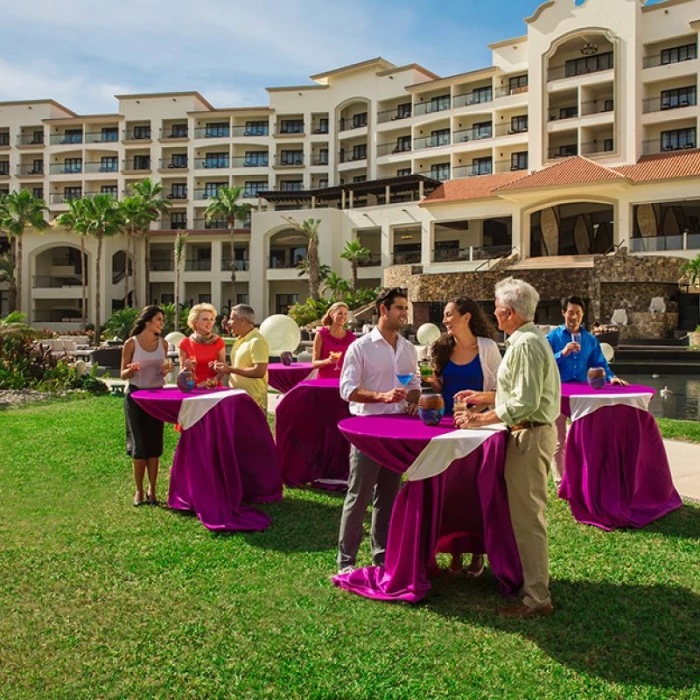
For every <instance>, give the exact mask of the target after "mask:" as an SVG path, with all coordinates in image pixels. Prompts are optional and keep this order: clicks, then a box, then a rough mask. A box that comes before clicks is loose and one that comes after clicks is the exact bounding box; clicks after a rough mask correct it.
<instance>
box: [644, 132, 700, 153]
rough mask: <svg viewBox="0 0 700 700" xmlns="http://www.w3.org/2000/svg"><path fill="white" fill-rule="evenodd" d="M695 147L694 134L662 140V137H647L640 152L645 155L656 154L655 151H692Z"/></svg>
mask: <svg viewBox="0 0 700 700" xmlns="http://www.w3.org/2000/svg"><path fill="white" fill-rule="evenodd" d="M696 148H697V144H696V139H695V136H694V135H692V136H689V137H685V138H682V139H675V140H671V141H666V142H662V139H660V138H656V139H649V140H648V141H644V142H643V144H642V153H643V155H645V156H651V155H656V154H657V153H673V152H684V151H692V150H694V149H696Z"/></svg>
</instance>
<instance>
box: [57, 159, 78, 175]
mask: <svg viewBox="0 0 700 700" xmlns="http://www.w3.org/2000/svg"><path fill="white" fill-rule="evenodd" d="M82 170H83V159H82V158H66V159H65V160H64V161H63V170H61V172H62V173H79V172H82Z"/></svg>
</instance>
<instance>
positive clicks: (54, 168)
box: [49, 163, 83, 175]
mask: <svg viewBox="0 0 700 700" xmlns="http://www.w3.org/2000/svg"><path fill="white" fill-rule="evenodd" d="M82 172H83V164H82V163H49V173H50V174H51V175H76V174H79V173H82Z"/></svg>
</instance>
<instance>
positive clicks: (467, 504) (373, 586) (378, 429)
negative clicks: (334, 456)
mask: <svg viewBox="0 0 700 700" xmlns="http://www.w3.org/2000/svg"><path fill="white" fill-rule="evenodd" d="M339 428H340V429H341V431H342V432H343V434H344V435H345V436H346V437H347V438H348V440H350V442H351V443H352V444H353V445H355V447H357V448H358V449H359V450H361V451H362V452H364V453H365V454H367V455H368V456H369V457H371V458H372V459H374V460H375V461H377V462H379V463H380V464H382V466H384V467H386V468H387V469H392V470H393V471H400V472H404V471H406V470H407V469H408V468H409V467H410V466H411V464H412V463H413V461H414V460H415V458H416V457H417V456H418V454H420V452H421V451H422V450H423V448H424V447H425V446H426V445H427V444H428V442H429V441H430V439H431V438H432V437H435V436H437V435H440V434H443V433H446V432H450V430H452V428H451V427H450V423H449V421H443V423H442V424H441V425H440V426H426V425H423V423H421V422H420V421H419V420H418V419H417V418H411V417H407V416H391V417H387V416H384V417H362V418H352V419H349V420H345V421H343V422H342V423H341V424H340V425H339ZM507 437H508V434H507V433H506V432H498V433H494V435H493V437H490V438H489V439H488V440H486V441H485V442H484V443H483V444H482V445H481V446H480V447H478V448H477V449H476V450H474V451H473V452H471V453H470V454H469V455H467V456H466V457H463V458H461V459H458V460H455V461H454V462H452V464H451V465H450V467H449V468H448V469H446V470H445V471H444V472H442V473H441V474H439V475H437V476H434V477H431V478H428V479H423V480H421V481H408V482H406V483H405V484H404V486H403V488H402V489H401V491H400V492H399V495H398V497H397V499H396V503H395V504H394V509H393V512H392V516H391V524H390V527H389V540H388V543H387V549H386V560H385V563H384V566H371V567H367V568H364V569H357V570H356V571H354V572H353V573H351V574H344V575H338V576H336V577H334V579H333V581H334V582H335V583H336V585H338V586H340V587H341V588H344V589H346V590H348V591H351V592H353V593H357V594H358V595H362V596H364V597H366V598H373V599H377V600H389V601H398V600H401V601H405V602H409V603H417V602H418V601H420V600H421V599H422V598H424V597H425V595H426V594H427V593H428V591H429V590H430V581H429V577H428V571H429V565H430V563H431V562H432V561H433V560H434V556H435V552H436V551H438V550H442V549H443V548H444V547H443V546H442V545H443V544H444V543H445V542H449V541H450V540H451V539H453V538H459V539H460V540H461V541H462V542H468V543H469V544H470V545H471V547H473V551H476V552H485V553H486V554H487V555H488V557H489V565H490V567H491V570H492V571H493V573H494V575H495V577H496V579H497V580H498V582H499V585H500V588H501V591H502V592H503V593H504V594H512V593H515V592H516V591H517V590H518V588H519V587H520V586H521V585H522V568H521V565H520V557H519V555H518V549H517V545H516V543H515V537H514V536H513V530H512V526H511V522H510V511H509V509H508V497H507V493H506V485H505V480H504V477H503V468H504V465H505V448H506V444H507Z"/></svg>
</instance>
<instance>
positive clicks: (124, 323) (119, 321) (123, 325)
mask: <svg viewBox="0 0 700 700" xmlns="http://www.w3.org/2000/svg"><path fill="white" fill-rule="evenodd" d="M139 313H140V311H139V310H138V309H131V308H126V309H117V310H116V311H114V312H113V313H112V315H111V316H110V317H109V318H108V319H107V323H105V325H104V334H105V336H106V337H107V338H115V337H116V338H119V340H126V339H127V338H128V337H129V333H131V329H132V328H133V327H134V323H135V322H136V319H137V318H138V315H139Z"/></svg>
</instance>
